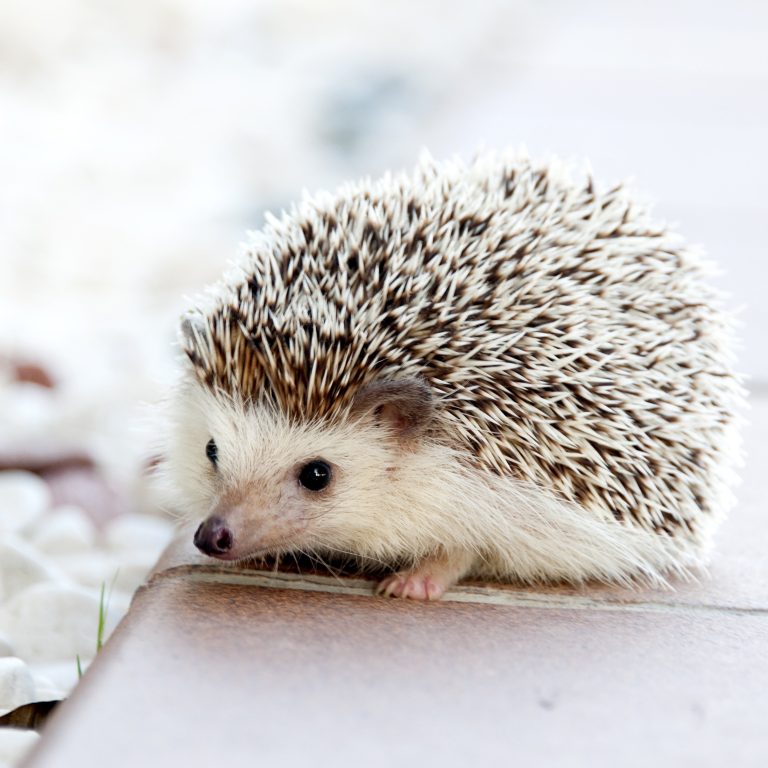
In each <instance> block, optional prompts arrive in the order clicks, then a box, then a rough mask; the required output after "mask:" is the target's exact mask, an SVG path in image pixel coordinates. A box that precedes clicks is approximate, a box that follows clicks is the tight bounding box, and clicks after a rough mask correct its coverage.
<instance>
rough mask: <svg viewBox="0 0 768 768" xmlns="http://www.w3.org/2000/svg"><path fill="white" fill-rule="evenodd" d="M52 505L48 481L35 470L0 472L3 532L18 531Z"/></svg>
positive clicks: (1, 526)
mask: <svg viewBox="0 0 768 768" xmlns="http://www.w3.org/2000/svg"><path fill="white" fill-rule="evenodd" d="M50 505H51V492H50V490H49V489H48V486H47V485H46V483H45V481H44V480H41V479H40V478H39V477H38V476H37V475H33V474H32V473H31V472H22V471H20V470H10V471H6V472H0V532H17V531H20V530H21V529H22V528H25V527H26V526H28V525H29V524H30V523H32V522H34V521H35V520H37V518H38V517H40V515H42V514H43V513H44V512H46V510H48V509H49V508H50Z"/></svg>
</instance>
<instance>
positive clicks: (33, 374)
mask: <svg viewBox="0 0 768 768" xmlns="http://www.w3.org/2000/svg"><path fill="white" fill-rule="evenodd" d="M13 374H14V378H15V379H16V381H25V382H28V383H30V384H37V386H38V387H45V388H46V389H53V388H54V387H55V386H56V382H55V381H54V379H53V376H51V374H50V372H49V371H48V370H47V369H45V368H43V367H42V366H41V365H38V364H37V363H32V362H25V361H21V360H17V361H16V362H15V364H14V370H13Z"/></svg>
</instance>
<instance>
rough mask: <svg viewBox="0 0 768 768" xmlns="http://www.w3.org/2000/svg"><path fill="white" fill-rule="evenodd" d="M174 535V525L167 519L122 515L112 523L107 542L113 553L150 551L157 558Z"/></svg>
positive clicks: (108, 529)
mask: <svg viewBox="0 0 768 768" xmlns="http://www.w3.org/2000/svg"><path fill="white" fill-rule="evenodd" d="M173 533H174V526H173V523H172V522H171V521H170V520H166V519H165V518H162V517H153V516H152V515H122V516H121V517H118V518H116V519H115V520H113V521H112V522H111V523H110V525H109V526H108V528H107V530H106V532H105V540H106V544H107V546H108V547H109V548H110V549H112V550H113V551H122V552H124V551H126V550H134V551H137V550H139V551H145V552H147V551H148V552H152V553H153V555H154V556H155V558H157V557H158V556H159V555H160V553H161V552H162V551H163V549H165V547H166V546H168V544H169V542H170V541H171V539H172V538H173Z"/></svg>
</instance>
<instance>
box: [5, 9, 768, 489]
mask: <svg viewBox="0 0 768 768" xmlns="http://www.w3.org/2000/svg"><path fill="white" fill-rule="evenodd" d="M767 21H768V9H767V6H766V5H765V4H764V3H760V2H757V1H756V0H754V1H753V2H731V3H729V4H728V5H727V6H723V5H722V4H719V3H701V2H694V0H690V1H689V2H680V1H674V0H673V1H670V0H648V1H647V2H643V3H631V4H629V3H616V2H609V1H608V0H605V1H602V0H585V1H584V2H580V3H578V4H575V3H568V2H564V1H558V0H546V1H545V0H539V1H538V2H533V1H531V2H514V1H512V2H507V1H502V0H476V1H475V2H472V3H458V2H445V0H443V1H441V2H438V1H437V0H432V1H431V2H429V1H427V2H405V0H390V2H387V3H375V4H374V3H361V2H357V1H353V0H324V2H311V0H283V2H279V3H278V2H263V1H262V2H260V1H259V0H217V1H216V2H204V0H153V2H141V1H140V0H99V1H98V2H96V1H95V0H67V1H66V2H62V1H61V0H39V2H36V3H29V2H27V0H4V2H3V3H2V4H1V5H0V138H1V139H2V141H0V355H4V356H5V359H6V360H7V359H15V360H23V361H34V362H38V363H41V364H43V365H44V366H45V367H46V369H47V370H48V372H49V373H51V374H52V376H53V377H54V379H55V380H56V381H57V382H58V386H57V388H56V389H55V390H53V391H48V390H46V391H45V392H43V391H42V390H41V388H40V387H36V386H34V385H30V384H29V382H26V383H24V382H21V383H20V382H18V381H12V380H11V379H13V378H14V377H13V376H12V375H10V374H7V375H6V376H5V381H4V383H3V386H4V390H3V392H0V394H4V395H5V396H4V397H0V451H1V450H6V451H8V450H13V449H16V448H18V446H19V444H20V443H21V444H23V445H24V446H26V445H27V444H31V443H34V442H35V441H37V442H38V443H39V442H40V441H44V442H45V443H46V445H47V446H48V447H49V448H50V449H51V450H53V449H56V450H59V449H61V450H69V449H70V448H77V449H78V450H85V451H86V452H87V453H88V454H89V455H91V456H93V457H95V458H96V459H97V461H98V462H99V463H100V464H101V465H103V466H105V467H106V468H107V471H108V472H109V474H110V476H111V477H112V478H113V479H114V481H115V482H117V483H118V484H119V483H123V484H125V483H130V482H132V478H134V476H135V473H136V469H137V467H138V466H140V464H141V462H142V461H143V458H144V457H143V456H142V452H143V451H145V444H146V440H145V437H141V438H137V434H136V425H137V424H139V423H140V418H139V415H140V408H139V404H140V403H142V402H153V401H155V400H156V399H157V398H159V397H160V396H161V395H162V393H163V392H164V391H165V389H166V387H167V386H168V384H169V382H170V381H171V380H172V376H173V367H174V357H175V354H176V353H175V350H174V348H173V342H174V338H175V329H176V324H177V318H178V316H179V314H180V312H181V311H182V309H183V307H184V306H185V299H184V296H185V295H191V294H194V293H195V292H197V291H198V290H200V289H201V288H202V287H203V286H204V285H205V284H206V283H207V282H210V281H211V280H213V279H215V278H217V277H218V276H219V274H220V273H221V271H222V269H223V268H224V266H225V264H226V262H227V260H228V259H230V258H232V257H234V256H235V254H236V252H237V248H238V243H239V242H240V241H241V240H242V239H243V237H244V233H245V231H246V230H248V229H258V228H259V227H260V226H261V223H262V221H263V215H264V212H265V211H267V210H272V211H278V210H279V209H280V208H281V207H283V206H285V205H287V204H289V203H290V201H292V200H294V199H296V198H297V197H299V195H300V194H301V191H302V189H303V188H308V189H309V190H315V189H318V188H322V187H334V186H335V185H337V184H339V183H340V182H341V181H343V180H344V179H347V178H348V177H357V176H360V175H372V176H376V175H378V174H380V173H381V172H382V171H384V170H385V169H387V168H392V169H403V168H409V167H411V166H412V165H413V164H414V162H415V161H416V158H417V155H418V153H419V151H420V150H421V148H422V147H427V148H429V150H430V151H431V152H432V154H434V155H435V156H437V157H443V156H448V155H453V154H460V155H462V156H463V157H465V158H469V157H470V156H471V154H472V153H473V152H474V151H475V150H476V149H478V148H480V147H483V146H485V147H489V148H490V147H502V146H508V145H512V146H520V145H526V146H527V148H528V149H529V151H530V152H531V153H532V154H535V155H542V154H548V153H555V154H558V155H562V156H564V157H566V158H569V159H572V160H574V161H576V162H577V163H578V162H581V161H582V160H583V159H585V158H587V159H589V161H590V162H591V164H592V167H593V170H594V173H595V175H596V177H597V178H598V179H602V180H604V181H605V182H606V183H611V182H615V181H619V180H622V179H626V178H631V179H632V180H633V184H634V186H635V188H636V189H637V190H638V191H639V193H640V194H641V196H643V197H644V198H646V199H650V200H654V201H656V207H655V212H656V214H657V216H658V217H659V218H661V219H664V220H667V221H670V222H674V223H675V224H676V226H678V228H679V229H680V231H681V232H682V233H683V234H684V235H685V236H686V237H687V238H688V239H689V240H691V241H693V242H695V243H700V244H702V245H703V246H704V248H705V249H706V251H707V252H708V253H709V254H710V255H711V257H713V258H714V259H715V260H716V261H717V262H718V263H719V264H720V266H721V267H722V268H723V270H724V271H725V274H724V276H723V277H722V279H721V285H722V286H723V287H724V288H726V289H727V290H728V291H729V292H730V293H731V294H732V304H733V306H734V307H745V309H744V310H743V312H742V314H741V319H742V322H743V328H742V331H741V335H742V338H743V339H744V348H743V350H742V352H741V368H742V369H743V370H744V371H745V372H747V373H748V374H750V375H751V376H752V377H753V378H754V383H753V386H756V387H758V388H759V387H764V386H766V382H768V356H767V355H766V354H765V342H764V339H763V336H764V332H765V330H766V328H767V327H768V302H767V301H765V299H764V296H763V291H764V282H765V279H764V278H765V275H766V267H765V258H764V250H765V241H763V240H762V236H764V230H765V221H766V218H767V214H768V199H767V197H766V192H765V184H766V181H765V180H766V178H768V152H766V149H765V136H766V133H767V131H768V102H767V101H766V87H767V86H768V54H767V53H766V47H765V41H766V31H767V30H768V24H767V23H766V22H767Z"/></svg>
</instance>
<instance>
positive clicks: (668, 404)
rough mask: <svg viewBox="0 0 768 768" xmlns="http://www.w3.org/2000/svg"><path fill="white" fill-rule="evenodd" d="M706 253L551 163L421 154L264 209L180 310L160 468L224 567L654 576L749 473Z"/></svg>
mask: <svg viewBox="0 0 768 768" xmlns="http://www.w3.org/2000/svg"><path fill="white" fill-rule="evenodd" d="M707 279H708V274H707V269H706V267H705V264H704V262H702V260H701V259H700V258H699V256H698V255H697V253H696V252H695V251H694V250H692V249H690V248H688V247H687V246H686V245H685V244H684V243H683V242H682V241H681V240H680V238H679V237H677V236H676V235H674V234H673V233H671V232H670V231H668V229H667V228H666V227H664V226H661V225H657V224H655V223H654V222H653V220H652V219H651V218H650V216H649V214H648V212H647V211H646V209H645V208H644V207H643V206H642V205H640V204H638V203H637V202H635V201H634V200H633V199H632V197H631V196H630V195H629V194H628V193H627V192H626V191H625V190H624V189H623V188H622V187H620V186H619V187H614V188H611V189H609V190H605V191H601V190H600V189H599V188H598V187H597V186H596V185H595V184H594V183H593V181H592V179H591V177H590V176H589V175H586V176H585V177H584V178H583V179H582V180H580V181H574V180H573V179H572V177H571V176H570V175H569V173H568V172H567V171H566V170H565V169H564V168H563V167H561V166H560V165H558V164H557V163H555V162H554V161H550V162H547V163H539V164H537V163H535V162H533V161H531V160H529V159H528V158H527V157H525V156H522V155H520V154H506V155H494V154H486V155H482V156H480V157H478V158H477V159H476V160H475V161H474V162H472V163H470V164H468V165H464V164H462V163H461V162H458V161H452V162H445V163H439V162H436V161H434V160H432V159H431V158H429V157H425V158H423V159H422V161H421V162H420V164H419V165H418V166H417V168H416V169H415V171H414V172H413V173H412V174H410V175H400V176H386V177H384V178H383V179H381V180H379V181H375V182H371V181H363V182H360V183H357V184H350V185H347V186H345V187H343V188H341V189H340V190H339V191H338V192H337V193H335V194H323V195H320V196H316V197H312V198H310V197H307V198H305V199H304V200H303V201H302V202H301V203H300V204H299V205H297V206H294V207H293V208H292V209H291V210H290V211H289V212H287V213H284V214H283V215H282V217H281V218H279V219H278V218H274V217H269V218H268V221H267V225H266V227H265V228H264V230H263V231H262V232H260V233H258V234H256V235H254V236H253V238H252V240H251V242H250V243H249V244H248V246H247V248H246V249H245V252H244V254H243V257H242V259H241V261H240V263H239V264H238V265H237V267H236V268H234V269H233V270H232V271H230V272H229V273H228V274H226V275H225V277H224V278H223V280H222V281H221V282H220V283H219V284H218V285H217V286H214V287H213V289H211V290H210V291H209V292H208V294H207V295H206V296H205V297H204V298H202V299H201V300H200V301H199V303H198V306H197V307H196V308H194V309H192V310H190V312H189V313H188V314H187V315H186V316H185V318H184V319H183V322H182V327H181V333H180V340H181V346H182V349H183V351H184V353H185V355H186V357H185V364H184V370H183V372H182V377H181V381H180V383H179V385H178V387H177V389H176V390H175V392H174V396H173V398H172V403H171V412H172V417H171V425H172V426H171V429H170V431H169V439H168V446H167V450H166V456H167V470H166V471H167V475H168V478H169V479H170V481H171V483H172V485H173V487H174V488H175V489H176V494H177V499H179V500H180V501H181V503H182V505H183V507H184V508H185V509H187V510H189V511H190V514H191V515H193V516H194V517H195V519H196V520H200V521H201V522H200V525H199V527H198V528H197V531H196V533H195V536H194V542H195V544H196V546H197V547H198V548H199V549H200V550H201V551H202V552H203V553H205V554H206V555H210V556H212V557H216V558H219V559H222V560H245V559H248V558H253V557H259V556H263V555H267V554H277V555H280V554H284V553H288V552H307V553H314V554H318V555H321V556H325V555H326V554H327V555H329V556H331V557H334V556H337V555H343V556H346V557H349V558H352V559H353V560H355V561H357V562H358V563H360V564H361V565H363V566H365V565H366V564H370V563H375V564H385V565H386V566H388V567H389V568H390V575H388V576H387V577H386V578H384V580H383V581H381V583H380V585H379V592H380V593H382V594H384V595H389V596H397V597H406V598H413V599H428V600H431V599H438V598H440V597H441V596H442V595H443V593H444V592H445V591H446V590H447V589H449V588H450V587H451V586H452V585H453V584H455V583H456V582H457V581H458V580H459V579H462V578H464V577H470V576H474V577H481V578H495V579H502V580H507V581H517V582H522V583H545V582H557V581H566V582H572V583H573V582H582V581H585V580H601V581H605V582H610V583H622V584H629V583H634V582H637V581H642V582H645V583H651V584H663V583H666V580H667V579H668V578H669V577H670V576H681V575H683V576H685V575H688V574H690V573H692V572H693V571H695V570H696V569H697V568H698V567H699V566H701V565H702V564H703V563H704V562H705V561H706V557H707V552H708V549H709V546H710V542H711V536H712V533H713V531H714V529H715V527H716V525H717V523H718V522H719V521H720V520H721V519H722V517H723V515H724V514H725V513H726V512H727V510H728V508H729V506H730V504H731V492H730V488H731V486H732V485H733V482H734V477H735V474H734V468H735V466H736V465H737V463H738V460H739V456H740V449H739V440H738V419H737V414H738V412H739V409H740V407H741V404H742V398H743V395H742V388H741V384H740V379H739V377H738V376H737V375H736V373H735V372H734V370H733V362H732V354H731V347H732V339H731V331H730V318H729V316H728V314H727V312H725V311H724V310H723V309H722V307H721V302H720V299H719V296H718V295H717V293H716V292H715V291H714V290H713V289H712V288H711V287H710V286H709V284H708V282H707Z"/></svg>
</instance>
